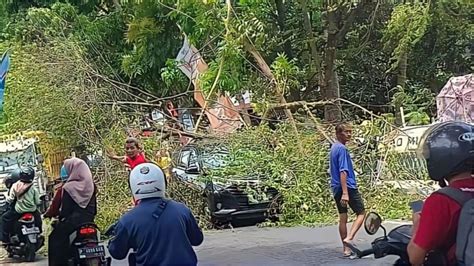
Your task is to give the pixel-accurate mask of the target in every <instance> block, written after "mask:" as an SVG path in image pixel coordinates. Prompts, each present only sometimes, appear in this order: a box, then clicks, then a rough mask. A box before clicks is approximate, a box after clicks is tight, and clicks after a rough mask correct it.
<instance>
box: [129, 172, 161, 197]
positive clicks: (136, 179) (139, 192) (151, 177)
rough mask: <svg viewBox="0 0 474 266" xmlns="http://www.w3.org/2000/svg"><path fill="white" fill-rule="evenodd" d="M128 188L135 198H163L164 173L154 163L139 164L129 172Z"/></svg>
mask: <svg viewBox="0 0 474 266" xmlns="http://www.w3.org/2000/svg"><path fill="white" fill-rule="evenodd" d="M130 189H131V190H132V194H133V197H134V198H135V199H136V200H141V199H146V198H164V197H165V191H166V184H165V174H164V173H163V171H162V170H161V168H160V167H158V166H157V165H156V164H153V163H142V164H139V165H137V166H136V167H135V168H133V170H132V172H130Z"/></svg>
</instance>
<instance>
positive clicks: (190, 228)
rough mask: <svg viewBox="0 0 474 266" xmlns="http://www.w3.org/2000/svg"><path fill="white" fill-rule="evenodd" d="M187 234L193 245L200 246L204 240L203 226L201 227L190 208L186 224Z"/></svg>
mask: <svg viewBox="0 0 474 266" xmlns="http://www.w3.org/2000/svg"><path fill="white" fill-rule="evenodd" d="M186 235H187V236H188V239H189V242H191V245H193V246H199V245H201V243H202V241H204V235H203V233H202V231H201V228H199V225H198V223H197V222H196V219H195V218H194V216H193V214H192V212H191V210H189V209H188V217H187V224H186Z"/></svg>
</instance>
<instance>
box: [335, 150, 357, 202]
mask: <svg viewBox="0 0 474 266" xmlns="http://www.w3.org/2000/svg"><path fill="white" fill-rule="evenodd" d="M329 158H330V161H329V167H330V170H331V188H332V190H333V192H334V193H335V192H337V191H339V190H341V188H342V187H341V172H342V171H346V173H347V188H352V189H356V188H357V182H356V176H355V173H354V168H353V167H352V159H351V156H350V154H349V151H348V150H347V147H346V146H345V145H344V144H342V143H340V142H339V141H336V142H335V143H334V144H332V146H331V152H330V153H329Z"/></svg>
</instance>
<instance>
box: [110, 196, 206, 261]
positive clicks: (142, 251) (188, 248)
mask: <svg viewBox="0 0 474 266" xmlns="http://www.w3.org/2000/svg"><path fill="white" fill-rule="evenodd" d="M160 203H161V199H160V198H151V199H143V200H141V201H140V203H139V204H138V205H137V206H136V207H135V208H133V209H132V210H131V211H129V212H128V213H126V214H125V215H124V216H122V217H121V218H120V220H119V222H118V223H117V225H116V227H115V237H114V238H113V239H112V240H111V241H110V242H109V252H110V255H112V257H113V258H115V259H119V260H120V259H124V258H125V257H126V256H127V254H128V252H129V250H130V249H134V250H135V251H136V261H137V265H197V256H196V253H195V252H194V250H193V247H192V246H198V245H200V244H201V243H202V241H203V234H202V231H201V229H200V228H199V226H198V224H197V222H196V220H195V219H194V216H193V215H192V213H191V211H190V210H189V209H188V208H187V207H186V206H185V205H184V204H181V203H178V202H175V201H172V200H169V201H168V203H167V206H166V208H165V209H164V211H163V212H162V214H161V215H160V216H159V219H158V218H156V217H155V216H156V215H154V213H155V211H156V209H157V208H158V206H159V204H160Z"/></svg>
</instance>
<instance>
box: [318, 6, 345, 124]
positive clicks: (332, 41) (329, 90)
mask: <svg viewBox="0 0 474 266" xmlns="http://www.w3.org/2000/svg"><path fill="white" fill-rule="evenodd" d="M337 25H338V18H337V14H336V11H335V10H329V11H328V13H327V35H328V37H327V45H326V51H325V56H324V82H323V84H322V85H323V86H322V91H323V97H324V99H325V100H334V99H337V98H339V95H340V93H339V81H338V80H337V74H336V49H337V38H338V36H337V34H338V27H337ZM341 116H342V113H341V108H340V103H338V102H337V103H334V104H330V105H326V106H325V107H324V119H325V120H326V121H327V122H337V121H340V120H341Z"/></svg>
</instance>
